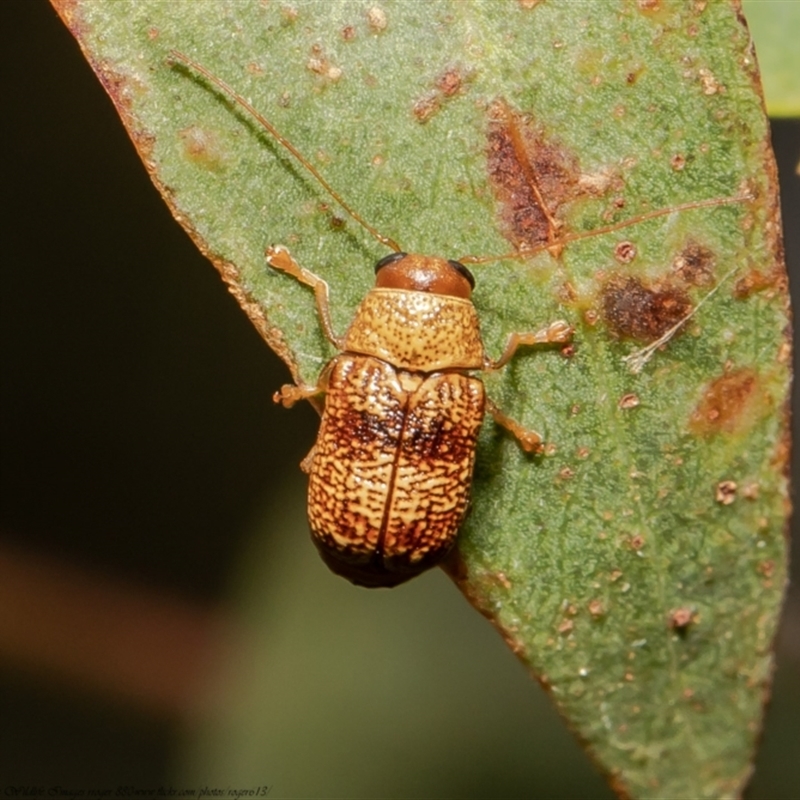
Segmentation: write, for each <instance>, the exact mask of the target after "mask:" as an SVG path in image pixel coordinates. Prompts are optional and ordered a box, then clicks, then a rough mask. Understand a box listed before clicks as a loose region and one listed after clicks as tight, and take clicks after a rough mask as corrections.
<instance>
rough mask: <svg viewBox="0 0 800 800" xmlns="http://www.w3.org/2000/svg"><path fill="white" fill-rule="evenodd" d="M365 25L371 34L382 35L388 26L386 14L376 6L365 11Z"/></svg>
mask: <svg viewBox="0 0 800 800" xmlns="http://www.w3.org/2000/svg"><path fill="white" fill-rule="evenodd" d="M367 24H368V25H369V27H370V28H371V29H372V31H373V33H382V32H383V31H385V30H386V27H387V25H388V24H389V20H388V19H387V17H386V12H385V11H384V10H383V9H382V8H379V7H378V6H373V7H372V8H370V9H369V11H367Z"/></svg>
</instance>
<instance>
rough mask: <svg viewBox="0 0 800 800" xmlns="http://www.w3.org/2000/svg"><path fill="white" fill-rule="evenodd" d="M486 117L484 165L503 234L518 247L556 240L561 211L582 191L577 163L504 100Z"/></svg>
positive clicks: (494, 104)
mask: <svg viewBox="0 0 800 800" xmlns="http://www.w3.org/2000/svg"><path fill="white" fill-rule="evenodd" d="M489 115H490V123H489V130H488V137H487V138H488V141H487V149H486V165H487V170H488V173H489V183H490V185H491V187H492V190H493V192H494V195H495V198H496V199H497V201H498V203H499V204H500V209H499V213H500V218H501V223H502V229H503V234H504V235H505V236H506V238H507V239H508V240H509V241H510V242H512V243H513V244H514V246H515V247H517V248H519V249H528V248H533V247H537V246H541V245H546V244H549V243H552V242H554V241H556V239H557V238H558V233H559V230H560V228H561V222H560V221H559V219H558V213H559V210H560V209H561V208H562V206H563V205H564V204H565V203H567V202H569V201H570V200H574V199H575V198H576V197H578V196H579V195H581V194H584V193H585V192H584V190H583V189H581V187H580V170H579V166H578V159H577V158H576V156H575V155H573V154H572V153H570V152H569V151H567V150H566V149H565V148H564V147H563V146H561V145H560V144H558V143H557V142H555V141H554V140H552V139H550V138H548V137H547V136H546V134H545V132H544V130H543V128H542V127H541V126H539V125H537V124H536V122H535V121H534V120H533V118H532V117H531V116H529V115H526V114H522V113H520V112H519V111H516V110H514V109H512V108H511V107H510V106H509V105H508V104H507V103H506V102H505V101H504V100H497V101H495V102H494V103H492V105H491V107H490V109H489Z"/></svg>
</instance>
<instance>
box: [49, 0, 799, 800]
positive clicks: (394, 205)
mask: <svg viewBox="0 0 800 800" xmlns="http://www.w3.org/2000/svg"><path fill="white" fill-rule="evenodd" d="M54 2H55V0H54ZM55 5H56V7H57V8H58V10H59V13H60V14H61V15H62V17H63V19H64V20H65V22H66V23H67V25H68V26H69V27H70V28H71V30H72V31H73V33H74V34H75V35H76V37H77V38H78V40H79V42H80V44H81V46H82V48H83V49H84V52H85V53H86V55H87V58H88V59H89V60H90V62H91V63H92V65H93V67H94V69H95V70H96V72H97V74H98V76H99V77H100V79H101V80H102V81H103V83H104V84H105V86H106V88H107V90H108V92H109V94H110V95H111V97H112V99H113V101H114V102H115V104H116V106H117V108H118V110H119V111H120V114H121V116H122V118H123V121H124V122H125V124H126V126H127V127H128V130H129V132H130V134H131V137H132V139H133V141H134V143H135V144H136V146H137V148H138V149H139V152H140V154H141V155H142V158H143V160H144V162H145V165H146V166H147V168H148V170H149V172H150V174H151V176H152V178H153V180H154V181H155V183H156V185H157V186H158V187H159V189H160V191H161V192H162V194H163V195H164V197H165V200H166V201H167V202H168V204H169V205H170V208H171V209H172V210H173V213H174V214H175V216H176V218H177V219H178V220H179V221H180V222H181V224H183V225H184V226H185V227H186V228H187V230H188V231H189V232H190V234H191V235H192V236H193V238H194V240H195V241H196V242H197V244H198V246H199V247H200V248H201V249H202V250H203V251H204V252H205V253H206V254H207V255H208V256H209V257H210V258H211V259H212V261H213V262H214V263H215V264H216V266H217V267H218V268H219V270H220V272H221V273H222V275H223V277H224V278H225V280H226V281H227V282H228V285H229V286H230V288H231V290H232V291H233V292H234V294H235V295H236V297H237V298H238V299H239V301H240V302H241V304H242V306H243V308H244V309H245V311H246V312H247V313H248V315H249V316H250V318H251V319H252V320H253V322H254V324H256V326H257V327H258V329H259V330H260V332H261V333H262V335H263V336H264V338H265V339H266V340H267V341H268V342H269V344H270V345H271V346H272V347H273V348H274V349H275V350H276V351H277V352H278V353H279V355H281V356H282V357H283V358H284V359H285V360H286V362H287V363H288V364H289V366H290V368H291V369H292V372H293V374H294V376H295V378H296V379H297V380H299V381H303V382H306V383H313V382H314V381H315V379H316V377H317V374H318V373H319V371H320V369H321V367H322V365H323V364H324V363H325V362H326V361H327V359H328V358H330V356H331V355H332V354H333V351H332V349H331V347H330V345H329V344H328V343H327V342H326V340H325V339H324V337H323V336H322V333H321V330H320V327H319V324H318V321H317V318H316V313H315V309H314V303H313V297H312V294H311V292H309V291H308V289H307V288H306V287H303V286H301V285H299V284H298V283H297V282H296V281H294V280H293V279H291V278H289V277H287V276H285V275H280V274H277V273H275V272H274V271H271V270H269V269H268V268H267V267H266V264H265V260H264V249H265V246H267V245H270V244H277V243H280V244H283V245H286V246H287V247H289V248H290V249H291V252H292V254H293V255H294V257H295V258H296V259H297V261H298V262H299V263H300V264H302V265H303V266H305V267H306V268H308V269H310V270H312V271H313V272H315V273H316V274H318V275H320V276H322V277H323V278H324V279H325V280H326V281H328V283H329V284H330V287H331V298H332V312H333V323H334V327H335V328H336V330H337V331H339V332H343V331H344V330H345V328H346V326H347V325H348V323H349V321H350V320H351V319H352V316H353V313H354V310H355V308H356V306H357V304H358V302H359V301H360V299H361V298H362V297H363V295H364V294H365V292H366V291H367V290H368V289H369V287H370V284H371V277H372V276H371V265H372V264H373V263H374V262H375V261H376V260H377V259H379V258H380V257H382V256H384V255H386V252H387V251H386V248H384V247H382V246H381V245H380V244H379V243H378V242H377V241H375V240H374V239H373V238H372V237H370V236H369V234H368V233H367V232H366V231H364V230H363V229H361V228H359V227H358V226H357V225H355V224H353V223H352V222H351V221H349V220H348V219H347V218H346V215H345V214H344V213H343V212H342V210H341V209H340V208H338V207H337V205H336V204H335V203H334V202H333V201H332V199H331V198H330V197H329V196H327V195H326V194H325V193H324V191H323V190H322V189H321V187H320V186H319V185H318V184H317V183H316V182H315V181H314V180H313V179H312V178H311V177H310V176H309V175H308V173H307V172H305V171H304V170H303V169H302V167H300V166H299V165H298V163H297V162H296V161H294V160H293V159H292V157H291V156H290V155H289V154H288V153H287V152H286V151H285V150H284V149H283V148H281V147H280V145H278V144H277V143H276V142H275V141H274V140H273V139H272V138H271V137H270V136H269V135H267V134H266V133H265V132H264V131H262V130H261V129H260V128H259V126H258V125H257V124H256V123H255V122H254V120H253V119H252V118H250V117H249V116H248V115H246V114H245V113H244V112H243V111H242V109H241V108H239V107H237V106H236V105H234V104H233V103H231V102H230V100H229V99H228V98H227V97H225V96H224V94H222V93H221V92H220V91H219V90H218V89H217V88H215V87H214V86H213V85H212V84H210V83H209V82H208V81H207V80H205V79H204V78H202V76H199V75H197V74H196V73H195V72H192V71H191V70H188V69H186V68H184V67H182V66H180V65H175V64H171V63H169V60H168V55H169V52H170V50H171V49H173V48H175V49H178V50H180V51H182V52H184V53H187V54H188V55H189V56H191V57H192V58H194V59H196V60H197V61H199V62H201V63H202V64H203V65H204V66H205V67H207V68H208V69H209V70H211V72H213V73H214V74H216V75H218V76H220V77H221V78H222V79H224V80H225V81H227V82H228V83H229V84H231V85H232V86H234V87H235V88H236V90H237V91H239V92H240V93H241V94H242V95H243V96H244V97H246V98H248V99H250V100H251V101H252V103H253V105H254V106H255V107H256V108H258V109H259V111H261V112H262V113H263V114H265V115H266V116H267V117H268V118H269V119H270V120H271V122H272V123H274V124H275V126H276V127H277V128H278V129H279V130H280V131H281V132H282V133H283V135H285V136H286V137H287V138H289V139H290V140H291V141H292V142H293V143H294V144H295V145H296V146H297V147H298V148H299V149H300V150H301V151H302V152H303V153H305V154H306V155H307V157H308V158H309V159H310V161H311V162H312V163H313V164H314V165H315V166H316V167H317V168H318V169H319V170H320V171H321V172H322V173H324V175H325V177H326V179H327V180H328V181H329V182H330V183H331V184H332V185H333V186H334V187H336V188H337V189H338V190H339V191H340V192H341V193H342V195H344V196H345V197H346V200H347V202H348V203H349V204H350V205H351V206H352V207H353V208H355V209H357V210H358V211H359V213H361V214H362V215H363V216H364V217H365V218H366V219H368V220H369V221H370V223H371V224H373V225H374V226H375V227H376V228H378V229H379V230H380V231H381V232H382V233H383V234H384V235H387V236H390V237H392V238H394V239H395V240H397V241H398V242H399V243H400V244H401V246H402V247H403V248H405V249H407V250H411V251H417V252H426V253H431V254H441V255H444V256H445V257H447V258H457V257H461V256H465V255H467V254H477V255H491V254H503V253H508V252H509V251H512V250H514V249H515V248H519V247H523V248H528V249H529V250H531V251H532V252H531V253H530V254H529V255H530V257H529V258H527V259H525V260H523V261H520V260H512V259H505V260H495V261H492V262H487V263H485V264H477V265H475V267H474V272H475V275H476V279H477V290H476V293H475V298H474V299H475V304H476V306H477V308H478V311H479V313H480V317H481V320H482V330H483V336H484V340H485V343H486V347H487V350H488V352H489V353H490V355H493V356H496V355H499V353H500V352H501V350H502V347H503V344H504V342H505V339H506V337H507V336H508V334H509V333H510V332H512V331H524V330H532V329H537V328H540V327H542V326H543V325H545V324H547V323H549V322H551V321H553V320H555V319H558V318H564V319H567V320H568V321H569V322H570V323H571V324H572V325H574V326H575V328H576V334H575V341H574V344H573V346H572V347H569V348H564V349H561V350H559V349H550V350H546V349H545V350H544V351H543V352H535V351H532V350H530V351H527V352H524V353H522V352H521V353H520V355H518V356H517V357H515V358H514V359H513V360H512V362H511V363H510V364H509V365H508V367H506V368H505V369H504V370H502V371H500V372H498V373H493V374H491V375H487V377H486V384H487V389H488V391H489V393H490V395H491V396H492V397H493V399H494V400H495V401H497V402H498V404H499V405H501V407H502V408H503V409H504V410H505V411H506V412H507V413H508V414H510V415H511V416H513V417H514V418H515V419H518V420H520V421H521V422H522V423H523V424H524V425H526V426H529V427H532V428H536V429H537V430H540V431H541V432H542V433H543V434H544V435H545V437H546V440H547V442H548V443H549V446H548V447H547V449H546V453H545V455H544V456H538V457H533V456H528V455H525V454H524V453H523V452H522V451H521V450H520V448H519V447H518V445H517V444H516V443H515V442H514V441H513V440H512V439H510V437H508V436H507V435H505V434H503V433H502V432H501V431H500V430H498V428H497V427H496V426H495V425H493V424H490V423H487V424H486V425H485V427H484V429H483V432H482V434H481V440H480V444H479V450H478V465H477V470H476V476H475V482H474V492H473V511H472V513H471V515H470V517H469V519H468V521H467V523H466V524H465V526H464V529H463V531H462V535H461V537H460V540H459V547H458V554H457V556H456V557H455V558H454V559H453V560H452V562H451V563H450V564H449V567H448V568H449V571H450V572H451V575H452V576H453V578H454V579H455V580H456V582H457V583H458V585H459V586H460V588H461V589H462V590H463V591H464V593H465V594H466V595H467V596H468V598H469V599H470V600H471V602H473V603H474V604H475V606H476V607H477V608H479V609H480V610H481V611H482V612H483V613H484V614H486V615H487V616H488V617H489V618H490V619H491V621H492V622H493V623H494V624H495V625H496V626H497V627H498V629H499V630H500V631H501V633H502V634H503V636H504V637H505V638H506V640H507V641H508V643H509V645H510V646H511V647H512V649H513V650H514V652H515V653H516V654H517V655H518V656H519V657H520V658H521V659H522V660H523V661H524V662H525V663H527V664H528V665H529V666H530V668H531V669H532V671H533V673H534V674H535V675H536V676H537V677H538V679H539V681H540V682H541V683H542V684H543V685H544V686H545V687H546V688H547V689H548V690H549V691H550V693H551V695H552V697H553V700H554V701H555V703H556V705H557V706H558V708H559V710H560V711H561V713H562V714H563V715H564V716H565V717H566V719H567V720H568V722H569V724H570V726H571V727H572V728H573V729H574V730H575V732H576V733H577V734H578V735H579V737H580V738H581V739H582V740H584V741H585V742H586V744H587V747H588V749H589V751H590V753H591V755H592V757H593V758H594V759H595V760H596V761H597V762H598V763H599V764H600V765H601V766H602V768H603V769H604V770H605V771H606V772H607V773H609V774H610V775H611V776H612V780H613V782H614V783H615V785H616V787H617V788H618V790H619V791H620V792H621V793H623V794H629V795H632V796H637V797H670V798H674V797H727V796H735V795H737V794H738V793H739V792H740V791H741V788H742V786H743V784H744V782H745V780H746V778H747V776H748V774H749V771H750V763H751V760H752V755H753V749H754V745H755V740H756V737H757V733H758V730H759V726H760V718H761V712H762V706H763V703H764V700H765V697H766V694H767V691H768V686H769V679H770V671H771V665H772V654H771V646H772V640H773V636H774V632H775V628H776V624H777V617H778V613H779V609H780V603H781V598H782V592H783V588H784V583H785V574H786V543H785V539H784V526H785V519H786V515H787V513H788V500H787V483H786V474H785V473H786V465H787V453H788V444H787V436H788V434H787V427H786V403H787V388H788V383H789V355H790V345H789V340H788V324H789V318H788V297H787V292H786V281H785V273H784V268H783V264H782V252H781V245H780V222H779V218H778V210H777V209H778V206H777V196H776V176H775V168H774V162H773V159H772V154H771V151H770V149H769V133H768V127H767V123H766V120H765V117H764V110H763V103H762V98H761V94H760V86H759V82H758V75H757V73H756V68H755V61H754V57H753V53H752V50H751V42H750V38H749V35H748V32H747V29H746V27H745V26H744V24H743V22H742V19H741V17H740V15H739V9H738V6H737V5H736V4H735V3H728V2H714V3H704V2H696V3H684V4H666V3H646V2H639V3H628V2H621V1H620V2H614V1H612V0H608V1H607V2H602V3H601V2H598V3H568V4H558V3H536V2H530V0H520V2H481V3H469V4H468V3H459V2H448V1H446V0H439V1H437V2H426V3H410V2H388V0H387V1H386V2H382V3H380V6H378V5H375V6H373V7H372V8H369V7H367V6H365V5H364V4H361V3H358V2H341V3H296V4H294V5H293V6H291V7H290V6H279V5H278V4H273V3H256V2H253V3H241V2H221V1H220V2H215V3H213V4H210V3H183V4H181V6H180V8H181V13H180V14H176V13H175V6H174V4H171V3H165V2H161V1H159V0H136V2H125V1H124V0H115V1H114V2H105V1H103V2H101V0H93V2H84V3H82V2H74V1H73V2H65V1H62V2H55ZM534 185H536V187H537V188H536V191H533V190H532V188H531V187H532V186H534ZM546 245H550V247H549V248H548V247H546ZM648 348H649V349H648ZM637 353H639V354H640V355H641V356H642V358H640V359H639V362H640V363H638V366H639V367H640V370H639V371H638V372H637V371H635V370H634V369H633V368H632V367H633V366H634V365H636V363H637V362H635V361H634V362H631V361H630V360H628V361H625V360H623V359H624V358H625V357H629V356H631V355H635V354H637ZM287 424H289V423H288V422H287Z"/></svg>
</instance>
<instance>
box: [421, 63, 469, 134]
mask: <svg viewBox="0 0 800 800" xmlns="http://www.w3.org/2000/svg"><path fill="white" fill-rule="evenodd" d="M471 77H472V73H471V72H470V71H469V70H467V69H464V68H463V67H460V66H451V67H448V68H447V69H446V70H445V71H444V72H442V73H440V74H439V75H437V76H436V78H435V79H434V81H433V89H432V90H431V91H429V92H427V93H426V94H424V95H422V96H421V97H420V98H418V99H417V100H416V101H415V102H414V105H413V107H412V109H411V113H412V114H413V115H414V117H415V118H416V120H417V122H421V123H424V122H427V121H428V120H429V119H430V118H431V117H432V116H433V115H434V114H436V113H438V112H439V111H440V110H441V108H442V107H443V105H444V104H445V103H446V102H447V101H448V100H451V99H452V98H453V97H455V96H456V95H458V94H460V93H461V92H462V91H463V89H464V87H465V86H466V84H467V83H468V82H469V80H470V78H471Z"/></svg>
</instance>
